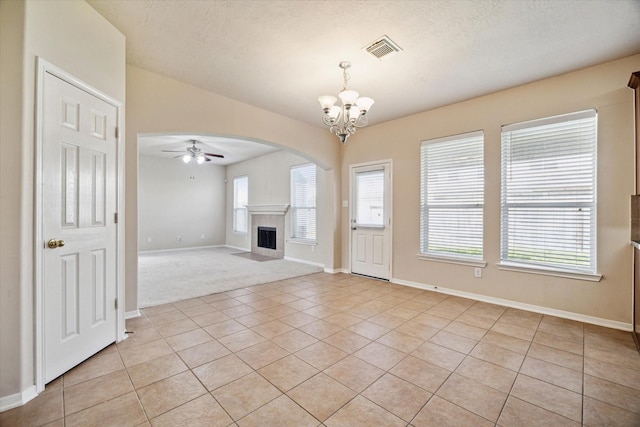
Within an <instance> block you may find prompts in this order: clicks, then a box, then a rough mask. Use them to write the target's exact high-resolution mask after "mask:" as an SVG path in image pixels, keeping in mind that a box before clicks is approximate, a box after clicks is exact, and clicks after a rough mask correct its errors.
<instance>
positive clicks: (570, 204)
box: [501, 110, 597, 273]
mask: <svg viewBox="0 0 640 427" xmlns="http://www.w3.org/2000/svg"><path fill="white" fill-rule="evenodd" d="M596 136H597V113H596V111H595V110H589V111H583V112H579V113H573V114H567V115H563V116H556V117H551V118H548V119H541V120H534V121H531V122H526V123H519V124H514V125H509V126H503V128H502V203H501V204H502V209H501V234H502V236H501V237H502V239H501V240H502V241H501V260H504V261H513V262H517V263H524V264H532V265H537V266H541V267H549V268H553V269H560V270H566V271H582V272H587V273H595V270H596Z"/></svg>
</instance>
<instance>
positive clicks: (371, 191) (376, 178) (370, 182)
mask: <svg viewBox="0 0 640 427" xmlns="http://www.w3.org/2000/svg"><path fill="white" fill-rule="evenodd" d="M355 217H356V224H358V225H364V226H367V225H368V226H375V227H381V226H384V217H385V213H384V170H382V169H381V170H374V171H367V172H357V173H356V215H355Z"/></svg>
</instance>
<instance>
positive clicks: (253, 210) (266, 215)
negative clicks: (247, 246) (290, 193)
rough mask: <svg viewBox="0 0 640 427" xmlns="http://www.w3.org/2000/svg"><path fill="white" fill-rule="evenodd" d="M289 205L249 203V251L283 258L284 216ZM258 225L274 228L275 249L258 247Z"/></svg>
mask: <svg viewBox="0 0 640 427" xmlns="http://www.w3.org/2000/svg"><path fill="white" fill-rule="evenodd" d="M288 209H289V205H249V206H247V210H248V211H249V215H251V252H252V253H254V254H258V255H264V256H270V257H273V258H279V259H282V258H284V233H285V228H284V217H285V214H286V213H287V210H288ZM258 227H273V228H275V229H276V249H275V250H274V249H268V248H260V247H258Z"/></svg>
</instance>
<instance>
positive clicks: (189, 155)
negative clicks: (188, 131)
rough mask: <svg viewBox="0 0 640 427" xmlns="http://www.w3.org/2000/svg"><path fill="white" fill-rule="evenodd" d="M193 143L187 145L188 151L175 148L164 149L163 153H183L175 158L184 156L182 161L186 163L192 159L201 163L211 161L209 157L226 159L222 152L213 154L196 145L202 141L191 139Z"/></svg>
mask: <svg viewBox="0 0 640 427" xmlns="http://www.w3.org/2000/svg"><path fill="white" fill-rule="evenodd" d="M189 142H190V143H191V144H192V145H191V147H187V151H186V153H185V152H184V151H183V150H179V151H175V150H162V152H163V153H183V154H180V155H179V156H175V157H174V159H177V158H179V157H182V161H183V162H185V163H189V162H191V161H195V162H196V163H198V164H199V165H201V164H202V163H204V162H210V161H211V159H210V158H209V157H219V158H221V159H224V156H223V155H222V154H213V153H205V152H204V151H202V150H201V149H200V148H199V147H196V144H202V142H200V141H196V140H195V139H191V140H189Z"/></svg>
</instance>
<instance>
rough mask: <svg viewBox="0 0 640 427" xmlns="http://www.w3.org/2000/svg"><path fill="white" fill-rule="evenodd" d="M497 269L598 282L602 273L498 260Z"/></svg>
mask: <svg viewBox="0 0 640 427" xmlns="http://www.w3.org/2000/svg"><path fill="white" fill-rule="evenodd" d="M496 265H497V266H498V269H499V270H507V271H517V272H520V273H530V274H542V275H545V276H555V277H564V278H567V279H577V280H588V281H590V282H599V281H600V280H602V274H598V273H580V272H578V271H568V270H560V269H555V268H550V267H538V266H533V265H528V264H520V263H517V262H510V261H500V262H499V263H498V264H496Z"/></svg>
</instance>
